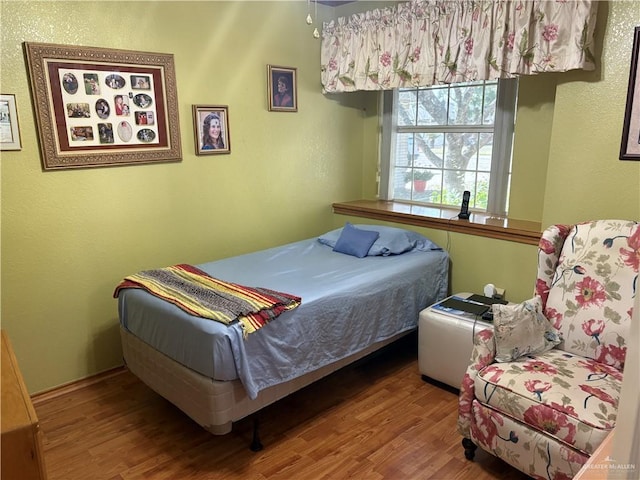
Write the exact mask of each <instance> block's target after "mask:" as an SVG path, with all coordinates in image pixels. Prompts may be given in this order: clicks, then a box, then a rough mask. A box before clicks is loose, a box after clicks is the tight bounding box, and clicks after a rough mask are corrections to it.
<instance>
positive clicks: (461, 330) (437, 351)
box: [418, 292, 493, 389]
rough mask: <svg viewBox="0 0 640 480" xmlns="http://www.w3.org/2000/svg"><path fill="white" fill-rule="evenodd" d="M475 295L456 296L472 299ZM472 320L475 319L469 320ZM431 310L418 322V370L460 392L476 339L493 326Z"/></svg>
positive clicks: (457, 295) (421, 314)
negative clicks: (480, 332) (475, 337)
mask: <svg viewBox="0 0 640 480" xmlns="http://www.w3.org/2000/svg"><path fill="white" fill-rule="evenodd" d="M471 295H472V294H471V293H466V292H465V293H456V294H455V295H453V296H455V297H462V298H468V297H470V296H471ZM469 316H470V317H472V318H469ZM469 316H459V315H455V314H452V313H449V312H443V311H440V310H434V309H433V307H427V308H425V309H424V310H422V311H421V312H420V316H419V318H418V368H419V370H420V373H421V374H422V375H424V376H426V377H429V378H432V379H433V380H437V381H439V382H442V383H445V384H447V385H450V386H451V387H454V388H457V389H460V384H461V383H462V378H463V377H464V373H465V372H466V370H467V367H468V366H469V360H470V359H471V351H472V349H473V336H474V335H475V334H476V333H478V332H479V331H481V330H485V329H487V328H489V329H491V330H493V324H491V323H490V322H485V321H484V320H482V319H481V318H480V317H478V318H477V320H475V319H474V318H473V316H471V315H469Z"/></svg>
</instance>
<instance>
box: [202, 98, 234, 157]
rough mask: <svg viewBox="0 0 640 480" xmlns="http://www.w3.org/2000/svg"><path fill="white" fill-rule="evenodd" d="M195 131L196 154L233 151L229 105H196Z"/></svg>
mask: <svg viewBox="0 0 640 480" xmlns="http://www.w3.org/2000/svg"><path fill="white" fill-rule="evenodd" d="M193 131H194V133H195V146H196V155H216V154H220V153H231V133H230V132H229V107H228V106H227V105H194V106H193Z"/></svg>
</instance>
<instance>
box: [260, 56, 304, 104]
mask: <svg viewBox="0 0 640 480" xmlns="http://www.w3.org/2000/svg"><path fill="white" fill-rule="evenodd" d="M297 76H298V70H297V69H296V68H293V67H280V66H277V65H267V84H268V87H267V98H268V99H269V111H270V112H297V111H298V79H297Z"/></svg>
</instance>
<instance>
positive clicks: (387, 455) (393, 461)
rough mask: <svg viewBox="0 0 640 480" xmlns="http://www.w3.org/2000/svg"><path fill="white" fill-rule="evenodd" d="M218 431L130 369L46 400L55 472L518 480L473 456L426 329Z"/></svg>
mask: <svg viewBox="0 0 640 480" xmlns="http://www.w3.org/2000/svg"><path fill="white" fill-rule="evenodd" d="M393 347H394V348H391V349H389V350H387V351H385V352H384V353H383V354H381V355H378V356H376V357H374V358H371V359H368V361H366V362H359V363H357V364H355V365H352V366H349V367H346V368H345V369H343V370H340V371H339V372H336V373H334V374H333V375H331V376H329V377H327V378H325V379H323V380H321V381H319V382H317V383H315V384H313V385H311V386H309V387H307V388H306V389H303V390H302V391H300V392H297V393H295V394H293V395H291V396H289V397H287V398H285V399H283V400H281V401H280V402H277V403H275V404H273V405H271V406H269V407H267V408H266V409H264V410H263V411H262V412H261V413H260V416H259V418H260V436H261V440H262V443H263V444H264V449H263V450H262V451H260V452H258V453H253V452H251V451H250V450H249V449H248V445H249V443H250V441H251V434H252V421H251V420H250V419H245V420H242V421H240V422H238V423H236V424H234V430H233V432H232V433H230V434H229V435H225V436H214V435H211V434H209V433H207V432H206V431H205V430H203V429H202V428H200V427H199V426H198V425H197V424H196V423H194V422H193V421H192V420H190V419H189V418H188V417H187V416H185V415H184V414H183V413H182V412H180V411H179V410H178V409H176V408H175V407H173V405H171V404H170V403H168V402H167V401H166V400H164V399H162V398H161V397H160V396H158V395H156V394H155V393H154V392H153V391H151V390H150V389H149V388H147V387H146V386H145V385H144V384H142V383H141V382H140V381H139V380H137V379H136V378H135V377H134V376H133V375H132V374H131V373H129V372H128V371H125V372H123V373H121V374H119V375H115V376H112V377H111V378H106V379H104V380H101V381H100V382H98V383H96V384H93V385H89V386H86V387H84V388H82V389H80V390H77V391H72V392H69V393H65V394H64V395H62V396H60V397H57V398H49V399H42V400H37V401H36V411H37V413H38V416H39V418H40V423H41V427H42V430H43V432H44V439H45V444H44V448H45V461H46V467H47V471H48V475H49V480H76V479H77V480H101V479H104V480H133V479H179V480H187V479H243V480H245V479H273V480H275V479H286V480H291V479H294V480H295V479H304V480H307V479H323V478H324V479H332V480H333V479H346V478H354V479H366V480H369V479H371V480H376V479H403V480H404V479H473V480H485V479H510V480H523V479H526V478H528V477H526V476H525V475H523V474H521V473H519V472H517V471H515V470H514V469H512V468H511V467H510V466H509V465H507V464H505V463H503V462H502V461H500V460H498V459H496V458H495V457H492V456H491V455H489V454H487V453H485V452H482V451H481V450H478V454H477V455H476V460H475V461H474V462H469V461H467V460H465V459H464V455H463V449H462V447H461V446H460V440H461V438H460V436H459V435H458V434H457V433H456V428H455V424H456V406H457V397H456V394H455V393H453V392H451V391H447V390H445V389H443V388H440V387H437V386H435V385H432V384H430V383H426V382H424V381H423V380H422V379H421V376H420V374H419V372H418V364H417V358H416V353H415V352H416V340H415V337H411V338H409V339H408V340H407V341H401V342H400V343H399V344H398V345H394V346H393Z"/></svg>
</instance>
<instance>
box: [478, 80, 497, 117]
mask: <svg viewBox="0 0 640 480" xmlns="http://www.w3.org/2000/svg"><path fill="white" fill-rule="evenodd" d="M497 95H498V84H497V83H496V84H492V85H487V86H486V87H485V89H484V111H483V113H482V124H483V125H493V124H494V123H495V120H496V98H497Z"/></svg>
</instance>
